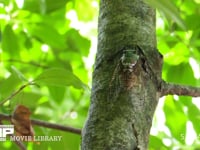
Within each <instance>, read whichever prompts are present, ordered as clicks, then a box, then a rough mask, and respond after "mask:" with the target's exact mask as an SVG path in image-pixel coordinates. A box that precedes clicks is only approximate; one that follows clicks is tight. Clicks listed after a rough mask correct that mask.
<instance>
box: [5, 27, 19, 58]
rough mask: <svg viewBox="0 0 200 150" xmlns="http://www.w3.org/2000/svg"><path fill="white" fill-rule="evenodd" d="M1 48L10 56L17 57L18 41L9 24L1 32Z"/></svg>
mask: <svg viewBox="0 0 200 150" xmlns="http://www.w3.org/2000/svg"><path fill="white" fill-rule="evenodd" d="M2 48H3V50H4V51H6V52H8V53H10V54H12V56H16V55H18V51H19V44H18V39H17V36H16V35H15V33H14V31H13V29H12V26H11V25H9V24H8V25H6V27H5V29H4V31H3V38H2Z"/></svg>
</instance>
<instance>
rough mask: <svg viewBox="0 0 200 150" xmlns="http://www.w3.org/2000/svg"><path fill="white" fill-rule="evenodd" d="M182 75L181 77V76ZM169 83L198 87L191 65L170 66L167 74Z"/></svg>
mask: <svg viewBox="0 0 200 150" xmlns="http://www.w3.org/2000/svg"><path fill="white" fill-rule="evenodd" d="M180 74H181V75H180ZM167 81H168V82H173V83H179V84H188V85H193V86H195V85H196V79H195V78H194V73H193V70H192V68H191V67H190V65H189V63H181V64H180V65H177V66H170V67H169V68H168V72H167Z"/></svg>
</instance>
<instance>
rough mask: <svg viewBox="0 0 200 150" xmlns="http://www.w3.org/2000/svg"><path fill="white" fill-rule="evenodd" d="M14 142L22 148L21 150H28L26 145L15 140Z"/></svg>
mask: <svg viewBox="0 0 200 150" xmlns="http://www.w3.org/2000/svg"><path fill="white" fill-rule="evenodd" d="M14 142H15V144H16V145H17V146H18V147H19V148H20V150H26V147H25V145H24V144H23V142H21V141H17V140H15V141H14Z"/></svg>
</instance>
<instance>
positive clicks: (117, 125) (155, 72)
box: [81, 0, 162, 150]
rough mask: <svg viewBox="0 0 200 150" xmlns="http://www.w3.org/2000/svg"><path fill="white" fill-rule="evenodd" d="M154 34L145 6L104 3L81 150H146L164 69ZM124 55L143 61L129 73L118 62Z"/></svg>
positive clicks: (133, 1)
mask: <svg viewBox="0 0 200 150" xmlns="http://www.w3.org/2000/svg"><path fill="white" fill-rule="evenodd" d="M155 30H156V27H155V10H154V9H153V8H151V7H149V6H148V5H147V4H146V3H144V2H143V0H101V2H100V13H99V22H98V51H97V55H96V62H95V68H94V72H93V83H92V94H91V105H90V110H89V115H88V119H87V121H86V124H85V127H84V129H83V131H82V145H81V149H82V150H147V147H148V139H149V131H150V128H151V124H152V118H153V114H154V111H155V108H156V105H157V102H158V98H159V92H158V91H159V88H160V78H161V67H162V57H161V55H160V54H159V53H158V51H157V49H156V33H155ZM126 49H133V50H134V51H133V52H134V53H136V54H137V55H139V59H138V61H137V64H136V65H135V66H134V67H133V68H132V69H133V71H131V72H130V71H124V70H123V65H122V64H121V61H120V58H121V57H122V54H123V51H124V50H126Z"/></svg>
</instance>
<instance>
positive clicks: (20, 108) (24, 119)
mask: <svg viewBox="0 0 200 150" xmlns="http://www.w3.org/2000/svg"><path fill="white" fill-rule="evenodd" d="M30 115H31V112H30V110H29V109H28V108H27V107H26V106H24V105H17V106H16V107H15V110H14V112H13V114H12V117H11V122H12V124H13V125H14V129H15V135H16V136H28V137H29V138H28V139H29V140H30V139H31V141H33V140H34V130H33V127H32V125H31V120H30ZM25 139H26V138H25Z"/></svg>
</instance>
